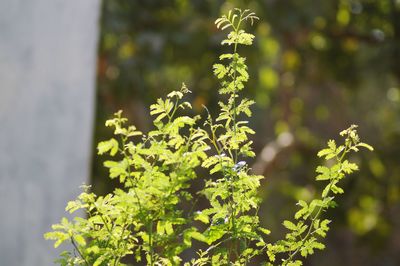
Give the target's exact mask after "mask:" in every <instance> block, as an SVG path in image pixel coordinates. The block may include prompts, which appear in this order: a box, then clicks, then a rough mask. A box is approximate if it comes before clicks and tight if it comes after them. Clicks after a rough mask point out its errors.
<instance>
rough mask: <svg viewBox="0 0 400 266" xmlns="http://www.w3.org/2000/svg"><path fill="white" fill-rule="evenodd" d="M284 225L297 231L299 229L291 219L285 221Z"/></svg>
mask: <svg viewBox="0 0 400 266" xmlns="http://www.w3.org/2000/svg"><path fill="white" fill-rule="evenodd" d="M282 224H283V226H285V227H286V228H287V229H289V230H291V231H295V230H297V226H296V225H295V224H294V223H292V222H291V221H288V220H285V221H283V223H282Z"/></svg>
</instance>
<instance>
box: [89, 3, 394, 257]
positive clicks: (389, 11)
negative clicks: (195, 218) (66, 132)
mask: <svg viewBox="0 0 400 266" xmlns="http://www.w3.org/2000/svg"><path fill="white" fill-rule="evenodd" d="M232 7H240V8H243V9H245V8H249V9H251V10H253V11H255V12H256V14H257V15H258V16H259V17H260V21H259V22H257V23H256V24H255V27H253V28H252V29H251V31H252V32H254V34H255V35H256V41H255V45H254V46H252V47H244V48H241V49H240V51H239V52H240V53H242V54H243V55H245V56H246V57H247V60H248V61H247V63H248V66H249V71H250V77H251V78H250V82H249V83H248V86H247V88H246V89H245V90H244V94H245V95H246V96H247V97H249V98H253V99H255V101H256V105H255V108H254V109H255V112H254V116H253V117H252V119H251V121H250V122H251V126H252V127H253V128H254V129H256V132H257V134H256V135H255V136H254V142H255V146H254V148H255V150H256V152H257V154H258V157H257V158H256V159H255V161H254V162H253V169H254V171H256V172H258V173H261V174H265V175H266V179H265V180H264V183H263V184H262V188H261V191H260V195H261V197H262V198H263V199H264V203H263V207H262V211H261V212H260V213H261V219H262V222H263V223H264V224H265V225H266V226H267V228H271V229H272V231H273V232H275V233H274V234H273V235H272V238H275V237H279V236H281V235H282V234H283V232H282V226H281V224H280V221H282V219H284V218H288V217H290V216H291V214H292V213H293V211H294V209H295V205H294V203H295V200H296V199H299V198H309V197H311V196H312V195H313V194H314V193H316V192H318V190H317V188H316V187H314V182H313V179H314V177H315V173H314V170H315V167H316V165H317V164H318V163H319V162H320V160H318V159H317V157H316V153H317V151H318V150H319V149H321V148H322V147H323V146H324V145H325V142H326V141H327V139H329V138H334V139H338V138H337V137H338V132H339V131H340V130H341V129H344V128H347V127H348V126H349V125H350V124H358V125H359V132H360V135H361V137H362V139H364V140H365V141H366V142H368V143H371V144H372V145H373V146H374V147H375V152H373V153H368V152H363V153H362V154H357V155H356V156H355V157H354V158H353V159H354V160H356V161H357V162H358V163H359V164H360V168H361V171H360V172H358V173H357V174H356V175H354V176H351V177H350V178H349V179H348V180H346V181H345V183H346V184H345V191H346V192H347V193H345V194H344V195H343V196H341V197H340V198H338V202H339V204H340V206H339V207H338V208H336V209H334V210H333V211H331V212H330V213H329V214H328V216H331V217H335V219H334V221H333V223H332V228H333V229H332V231H331V232H330V233H329V236H328V239H327V249H326V250H325V251H324V252H318V253H317V254H316V255H315V256H313V257H311V258H310V259H309V260H307V263H306V265H400V1H397V0H381V1H375V0H369V1H368V0H365V1H357V0H330V1H313V0H279V1H278V0H259V1H255V0H253V1H218V0H217V1H216V0H208V1H205V0H197V1H196V0H191V1H189V0H175V1H172V0H171V1H160V0H158V1H156V0H153V1H152V0H148V1H104V2H103V6H102V19H101V33H100V44H99V50H98V68H97V71H98V72H97V99H96V102H97V105H96V106H97V110H96V115H97V116H96V130H95V137H94V140H95V143H96V142H98V141H100V140H102V139H105V138H107V137H108V136H110V133H111V132H110V131H109V130H108V129H106V128H105V127H104V126H103V124H104V121H105V120H106V119H107V118H109V117H110V115H111V114H112V113H113V112H115V111H117V110H118V109H123V110H124V112H125V115H127V116H129V118H130V121H132V122H133V123H134V124H135V125H137V126H138V127H139V128H141V129H142V130H144V131H146V130H148V128H149V127H150V125H151V120H150V116H149V114H148V106H149V105H150V104H151V103H153V102H154V100H155V99H156V98H158V97H162V96H164V95H166V93H167V92H169V91H170V90H173V89H178V88H180V84H181V83H182V82H185V83H186V84H187V86H188V87H189V88H190V90H192V91H193V94H192V95H191V97H192V99H191V100H192V101H193V103H194V108H195V109H196V110H197V111H199V112H201V111H202V107H201V106H202V104H204V105H207V106H208V108H209V109H210V110H211V112H214V113H216V112H217V110H218V107H217V104H216V103H217V101H218V96H217V88H218V82H217V80H216V78H214V76H213V75H212V74H211V68H212V65H213V63H214V62H216V59H217V57H218V55H219V54H220V53H222V52H223V51H227V50H229V47H221V46H220V41H221V39H222V38H223V34H224V33H221V32H220V31H218V30H217V29H216V27H215V25H214V20H215V18H217V17H218V16H219V15H220V14H221V13H222V12H226V11H227V10H229V9H230V8H232ZM93 150H94V149H93ZM102 160H103V159H102V158H99V157H94V159H93V166H92V178H93V179H92V182H93V183H94V188H95V189H96V190H97V191H98V193H105V192H107V191H109V190H110V189H111V188H112V186H110V184H109V183H107V182H106V178H105V177H106V176H107V172H106V171H105V169H104V168H103V167H102Z"/></svg>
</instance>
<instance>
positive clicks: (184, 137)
mask: <svg viewBox="0 0 400 266" xmlns="http://www.w3.org/2000/svg"><path fill="white" fill-rule="evenodd" d="M257 19H258V18H257V17H256V16H255V14H254V13H252V12H250V11H249V10H244V11H242V10H239V9H235V10H233V11H230V12H229V14H228V15H224V16H222V17H221V18H219V19H217V21H216V25H217V27H218V28H221V29H222V30H225V29H230V30H231V31H230V33H229V34H228V36H227V38H226V39H225V40H223V41H222V44H223V45H224V44H227V45H229V46H231V47H233V52H232V53H227V54H223V55H221V56H220V61H221V62H220V63H219V64H215V65H214V74H215V75H216V77H217V78H218V79H219V80H220V81H221V88H220V89H219V93H220V95H221V96H223V98H224V99H225V100H223V101H221V102H219V105H220V110H221V111H220V113H219V114H218V116H217V117H216V118H215V119H213V118H212V116H211V114H208V117H207V118H206V119H205V120H202V119H201V117H200V116H187V115H184V114H183V112H184V111H185V110H186V109H191V105H190V103H188V102H185V101H183V97H184V95H185V94H186V93H189V90H188V89H187V88H186V86H185V85H184V84H183V85H182V88H181V89H180V90H179V91H173V92H171V93H170V94H168V96H167V97H166V99H158V100H157V102H156V103H155V104H153V105H151V106H150V114H151V115H153V116H154V117H155V118H154V121H153V123H154V129H153V130H151V131H150V132H148V133H147V134H146V135H144V134H143V133H141V132H140V131H138V130H137V129H136V128H135V127H134V126H128V125H126V124H127V119H126V118H123V117H122V112H121V111H119V112H118V113H116V114H115V116H114V118H113V119H111V120H108V121H107V122H106V126H107V127H111V128H113V129H114V135H115V137H116V138H111V139H110V140H107V141H103V142H100V143H99V144H98V154H100V155H102V154H107V155H108V156H110V157H111V158H110V160H107V161H106V162H105V163H104V166H105V167H107V168H109V176H110V178H113V179H114V178H115V179H118V180H119V182H120V183H121V188H118V189H116V190H115V191H114V192H113V193H111V194H108V195H106V196H96V195H95V194H94V193H91V192H90V188H89V187H88V186H85V187H84V188H83V189H84V191H83V193H82V194H81V195H80V196H79V197H78V198H77V199H76V200H75V201H71V202H69V203H68V205H67V207H66V210H67V211H69V212H70V213H73V212H75V211H77V210H84V212H85V213H86V215H87V217H86V218H80V217H76V218H74V219H73V220H72V221H70V220H68V219H67V218H63V219H62V220H61V222H60V223H59V224H56V225H53V230H54V231H52V232H49V233H46V234H45V238H47V239H52V240H55V241H56V242H55V247H58V246H59V245H60V244H61V243H63V242H65V241H69V242H70V243H71V244H72V245H73V248H74V250H73V251H72V252H71V251H64V252H62V253H61V258H60V259H59V260H58V263H60V264H61V265H94V266H98V265H127V264H128V263H129V261H128V260H130V261H131V262H133V263H137V262H139V261H141V260H145V261H146V263H147V265H151V266H153V265H179V264H182V263H184V265H207V264H212V265H246V264H249V263H251V261H252V259H253V258H254V257H255V256H262V255H265V254H267V257H268V260H269V261H268V262H266V263H267V264H269V265H272V264H273V263H276V262H277V263H279V264H282V265H301V264H302V262H301V261H300V259H299V256H302V257H306V256H308V255H309V254H312V253H313V252H314V249H323V248H324V246H323V244H322V243H320V242H319V241H320V239H321V238H323V237H324V236H325V235H326V232H327V231H328V229H329V228H328V224H329V220H327V219H326V218H325V217H322V214H323V212H324V211H325V210H327V209H328V208H329V207H332V206H333V205H334V201H333V196H331V195H332V194H339V193H343V189H342V188H340V187H339V184H338V182H339V181H340V180H341V179H343V178H344V177H345V175H346V174H350V173H352V172H353V171H355V170H357V169H358V167H357V165H356V164H354V163H350V162H349V161H348V160H347V159H346V155H347V154H348V153H349V152H351V151H355V152H356V151H358V148H359V147H365V148H368V149H370V150H372V147H370V146H369V145H367V144H365V143H362V142H360V140H359V137H358V135H357V132H356V129H355V128H356V126H351V127H350V128H348V129H347V130H344V131H342V133H341V135H342V136H343V137H344V138H345V142H344V144H343V145H339V146H337V145H336V144H335V142H334V141H333V140H330V141H329V142H328V148H327V149H323V150H322V151H320V152H319V153H318V156H319V157H324V158H325V159H326V160H329V162H331V163H330V164H327V165H330V166H329V167H328V166H319V167H318V168H317V170H316V171H317V173H318V176H317V177H316V179H317V180H322V181H327V182H328V184H327V185H326V187H325V189H324V190H323V192H322V195H321V198H320V199H313V200H312V201H311V202H310V203H307V202H305V201H299V202H298V205H299V206H300V210H299V211H298V212H297V213H296V214H295V220H296V221H295V222H291V221H284V222H283V225H284V226H285V227H286V228H287V229H288V230H289V231H290V232H289V233H288V234H287V235H286V237H285V239H284V240H280V241H277V242H276V243H274V244H272V243H271V241H269V240H268V241H267V235H268V234H269V233H270V232H269V230H267V229H265V228H262V227H261V226H260V224H259V217H258V215H257V213H258V208H259V203H260V200H259V198H258V197H257V189H258V187H259V186H260V179H262V178H263V177H262V176H258V175H253V174H251V169H250V168H249V167H248V165H247V163H246V161H245V159H246V158H248V157H253V156H254V155H255V154H254V152H253V151H252V149H251V145H252V142H251V141H250V140H249V135H250V134H254V131H253V130H252V129H251V128H250V127H248V125H247V124H248V122H247V121H246V120H244V118H245V117H246V116H247V117H250V116H251V110H250V106H251V105H252V104H253V103H254V102H253V101H251V100H249V99H245V98H241V97H239V92H240V91H241V90H242V89H243V88H244V84H245V82H246V81H247V80H248V78H249V76H248V74H247V71H246V70H247V66H246V64H245V58H244V57H241V56H240V55H239V54H238V52H237V50H238V47H239V45H251V44H252V42H253V39H254V35H252V34H250V33H247V32H245V31H244V29H243V24H244V23H245V22H247V21H250V22H251V24H252V23H253V21H254V20H257ZM201 125H203V126H201ZM201 168H206V169H208V172H209V175H207V176H206V177H204V176H203V175H204V171H203V172H202V171H200V169H201ZM201 173H203V174H201ZM200 177H201V179H203V180H205V184H204V188H203V189H201V190H200V191H197V192H192V191H193V188H192V187H191V186H192V183H193V182H191V181H192V180H194V179H196V178H200ZM199 197H203V198H205V199H206V200H207V201H208V203H209V204H208V205H209V206H208V207H207V208H205V209H202V210H196V208H198V206H197V204H196V202H197V199H198V198H199ZM199 223H202V224H203V225H202V226H200V225H199ZM204 227H205V229H201V228H204ZM193 240H196V241H199V242H201V243H203V248H201V249H200V250H198V251H197V256H196V257H195V258H193V259H192V260H190V261H187V262H183V261H182V258H181V257H180V254H181V253H182V252H183V251H185V250H186V249H189V248H190V247H191V246H192V241H193ZM281 255H282V258H283V259H282V261H278V260H277V258H276V256H281ZM285 255H286V258H285ZM266 259H267V258H265V260H266Z"/></svg>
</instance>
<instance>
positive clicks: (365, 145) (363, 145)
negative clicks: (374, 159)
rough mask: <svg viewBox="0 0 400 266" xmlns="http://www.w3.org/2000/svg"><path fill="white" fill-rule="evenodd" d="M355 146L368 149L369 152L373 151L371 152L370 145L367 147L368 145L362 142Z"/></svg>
mask: <svg viewBox="0 0 400 266" xmlns="http://www.w3.org/2000/svg"><path fill="white" fill-rule="evenodd" d="M357 146H360V147H364V148H366V149H368V150H370V151H373V150H374V148H373V147H372V146H371V145H369V144H367V143H364V142H360V143H358V144H357Z"/></svg>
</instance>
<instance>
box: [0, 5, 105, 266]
mask: <svg viewBox="0 0 400 266" xmlns="http://www.w3.org/2000/svg"><path fill="white" fill-rule="evenodd" d="M99 13H100V0H0V265H4V266H25V265H26V266H28V265H29V266H36V265H37V266H46V265H53V261H54V259H55V258H56V256H57V254H58V251H56V250H54V249H53V243H52V242H51V241H45V240H44V239H43V233H44V232H46V231H49V230H50V226H51V224H53V223H56V222H58V221H59V219H60V218H61V217H62V216H65V212H64V208H65V204H66V202H67V201H68V200H71V199H73V198H74V197H75V196H76V195H77V194H78V193H79V188H78V187H79V186H80V185H81V184H82V183H83V182H88V177H89V176H88V174H89V167H90V158H91V153H92V147H91V138H92V129H93V117H94V95H95V92H94V88H95V72H96V71H95V70H96V50H97V38H98V20H99Z"/></svg>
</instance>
